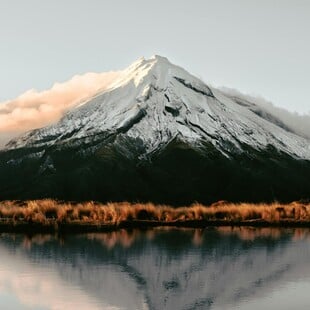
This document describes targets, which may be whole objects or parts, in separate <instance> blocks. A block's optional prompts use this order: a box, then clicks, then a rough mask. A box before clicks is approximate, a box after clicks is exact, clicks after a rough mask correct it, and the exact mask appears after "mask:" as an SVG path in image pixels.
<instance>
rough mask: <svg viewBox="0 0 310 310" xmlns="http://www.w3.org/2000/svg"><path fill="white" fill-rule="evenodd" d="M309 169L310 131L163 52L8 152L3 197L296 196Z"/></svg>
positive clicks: (0, 158)
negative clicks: (215, 83) (208, 81)
mask: <svg viewBox="0 0 310 310" xmlns="http://www.w3.org/2000/svg"><path fill="white" fill-rule="evenodd" d="M309 177H310V141H309V140H308V139H307V138H304V137H302V136H300V135H299V134H297V133H296V132H295V131H294V129H293V128H291V127H290V126H289V124H286V123H284V122H283V121H282V120H281V119H279V118H277V116H276V115H274V114H271V113H269V112H268V111H267V110H266V109H263V108H262V107H260V106H258V105H257V104H255V103H254V102H250V101H248V100H246V99H245V98H241V97H240V98H239V97H236V96H229V95H228V94H225V93H224V92H222V91H220V90H217V89H215V88H212V87H210V86H208V85H206V84H205V83H204V82H202V81H201V80H199V79H198V78H196V77H194V76H192V75H191V74H189V73H188V72H187V71H185V70H184V69H182V68H180V67H178V66H175V65H173V64H171V63H170V62H169V61H168V60H167V59H166V58H164V57H161V56H154V57H152V58H151V59H147V60H145V59H144V58H141V59H139V60H138V61H136V62H134V63H133V64H132V65H131V66H129V67H128V68H127V69H125V70H124V71H122V73H121V74H119V75H118V77H117V78H116V79H115V80H114V82H113V83H112V84H111V85H110V86H109V87H108V88H107V89H104V90H103V91H101V92H99V93H98V94H96V95H95V96H93V97H92V98H90V99H89V100H86V101H84V102H82V103H80V104H79V105H78V106H76V107H74V108H72V109H71V110H69V111H68V112H67V113H66V114H65V115H64V116H63V118H62V119H61V120H59V121H58V122H57V123H55V124H53V125H50V126H47V127H45V128H41V129H36V130H32V131H30V132H28V133H26V134H24V135H22V136H21V137H19V138H17V139H14V140H12V141H10V142H9V143H8V144H7V146H6V148H5V149H4V150H3V151H1V152H0V199H25V198H43V197H53V198H59V199H70V200H88V199H94V200H101V201H109V200H117V201H119V200H129V201H137V200H139V201H153V202H160V203H170V204H175V205H178V204H188V203H191V202H193V201H200V202H203V203H210V202H213V201H216V200H221V199H226V200H232V201H240V200H243V201H244V200H246V201H254V202H256V201H271V200H281V201H288V200H296V199H308V198H310V197H309V196H310V184H309V181H308V180H309Z"/></svg>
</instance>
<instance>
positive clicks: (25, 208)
mask: <svg viewBox="0 0 310 310" xmlns="http://www.w3.org/2000/svg"><path fill="white" fill-rule="evenodd" d="M158 226H175V227H192V228H193V227H197V228H204V227H209V226H256V227H269V226H270V227H310V203H303V202H292V203H290V204H279V203H276V202H275V203H272V204H264V203H260V204H249V203H238V204H235V203H228V202H225V201H220V202H217V203H214V204H212V205H210V206H204V205H201V204H198V203H195V204H192V205H191V206H188V207H178V208H174V207H171V206H165V205H154V204H152V203H145V204H142V203H135V204H132V203H127V202H122V203H107V204H101V203H96V202H84V203H73V202H60V201H55V200H51V199H45V200H34V201H3V202H0V231H2V232H31V231H33V232H56V231H59V232H84V231H85V232H95V231H98V232H99V231H111V230H117V229H121V228H128V229H130V228H147V227H158Z"/></svg>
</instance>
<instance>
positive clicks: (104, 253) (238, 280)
mask: <svg viewBox="0 0 310 310" xmlns="http://www.w3.org/2000/svg"><path fill="white" fill-rule="evenodd" d="M309 306H310V230H309V229H275V228H245V227H243V228H228V227H226V228H212V229H205V230H200V229H173V228H169V229H164V228H158V229H150V230H145V231H141V230H132V231H125V230H120V231H117V232H111V233H92V234H80V235H74V234H70V235H62V236H58V235H33V236H27V235H22V234H1V235H0V309H6V310H9V309H22V310H23V309H35V310H39V309H40V310H41V309H61V310H63V309H134V310H137V309H155V310H157V309H158V310H162V309H173V310H178V309H184V310H190V309H214V310H219V309H222V310H226V309H227V310H228V309H229V310H231V309H240V310H245V309H251V310H256V309H257V310H258V309H259V310H261V309H281V310H284V309H298V310H301V309H307V310H308V309H309Z"/></svg>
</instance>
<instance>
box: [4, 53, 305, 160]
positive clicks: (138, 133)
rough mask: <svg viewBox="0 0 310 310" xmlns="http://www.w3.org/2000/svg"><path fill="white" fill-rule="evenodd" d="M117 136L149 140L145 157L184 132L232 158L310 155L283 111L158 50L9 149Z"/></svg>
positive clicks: (185, 138) (187, 137)
mask: <svg viewBox="0 0 310 310" xmlns="http://www.w3.org/2000/svg"><path fill="white" fill-rule="evenodd" d="M254 106H255V104H254ZM111 134H113V135H116V136H124V137H127V138H130V139H131V140H132V141H133V140H135V141H139V143H142V144H143V145H144V148H143V150H144V151H143V153H141V154H140V156H142V157H145V156H148V154H151V153H153V152H154V151H156V150H158V149H160V148H161V147H162V146H164V145H166V144H167V143H169V142H170V141H171V140H173V139H175V138H178V139H180V140H182V141H184V142H186V143H189V144H191V145H192V146H193V147H195V146H197V147H199V146H200V145H201V144H203V143H206V142H207V143H211V144H212V145H213V146H214V147H215V148H216V149H218V150H219V151H220V152H221V153H223V154H225V155H226V156H228V157H229V156H230V154H231V153H234V152H238V153H240V152H243V151H244V146H250V147H252V148H255V149H256V150H262V149H265V148H267V147H268V146H273V147H274V148H276V149H277V150H278V151H281V152H285V153H287V154H289V155H292V156H295V157H299V158H305V159H310V146H309V145H310V143H309V141H308V140H307V139H305V138H302V137H300V136H298V135H297V134H295V133H294V132H292V131H290V130H289V129H288V128H285V127H284V126H280V125H279V123H277V119H276V117H275V116H274V117H273V118H270V117H269V118H268V117H266V115H264V113H259V112H257V110H255V108H253V106H251V105H248V104H245V103H243V102H242V101H240V100H236V99H233V98H229V97H228V96H226V95H225V94H224V93H222V92H221V91H219V90H217V89H214V88H211V87H209V86H208V85H206V84H205V83H204V82H202V81H201V80H199V79H198V78H196V77H194V76H193V75H191V74H190V73H188V72H187V71H186V70H184V69H182V68H181V67H178V66H176V65H173V64H171V63H170V62H169V60H168V59H167V58H165V57H161V56H158V55H155V56H152V57H151V58H150V59H144V58H139V59H138V60H137V61H135V62H134V63H133V64H131V65H130V66H129V67H128V68H127V69H125V70H123V71H122V72H121V74H120V75H119V76H118V78H117V79H116V80H115V81H114V82H113V83H112V84H111V85H110V87H109V88H108V89H105V90H104V91H102V92H100V93H98V94H97V95H96V96H94V97H93V98H91V99H90V100H88V101H85V102H84V103H83V104H81V105H79V106H78V107H76V108H73V109H71V110H70V111H69V112H68V113H67V114H66V115H65V116H64V117H63V118H62V119H61V120H60V121H59V122H58V123H56V124H54V125H51V126H48V127H45V128H42V129H39V130H35V131H32V132H29V133H27V134H26V135H24V136H22V137H21V138H19V139H16V140H14V141H11V142H10V143H9V145H8V147H9V148H21V147H27V146H40V147H41V146H45V145H46V146H50V145H59V147H61V146H62V145H64V146H65V145H67V144H68V143H69V144H72V143H84V142H89V141H91V140H93V139H97V138H96V137H99V136H100V139H101V143H105V137H107V136H109V135H111ZM98 139H99V138H98Z"/></svg>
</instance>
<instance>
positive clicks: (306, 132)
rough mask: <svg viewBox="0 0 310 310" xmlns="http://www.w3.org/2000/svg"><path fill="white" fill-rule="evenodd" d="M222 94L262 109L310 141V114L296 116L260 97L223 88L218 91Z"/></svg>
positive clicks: (296, 114)
mask: <svg viewBox="0 0 310 310" xmlns="http://www.w3.org/2000/svg"><path fill="white" fill-rule="evenodd" d="M220 90H221V91H222V92H223V93H224V94H226V95H228V96H230V97H238V98H241V99H245V100H247V101H249V102H251V103H254V104H255V105H257V106H258V107H260V108H262V109H264V110H265V111H266V112H268V113H270V114H272V115H274V116H275V117H277V118H278V119H279V120H281V121H282V122H283V123H284V124H286V125H287V126H288V127H289V128H291V129H292V130H293V131H294V132H295V133H297V134H298V135H301V136H303V137H305V138H309V139H310V114H303V115H301V114H298V113H296V112H295V113H293V112H290V111H287V110H285V109H283V108H280V107H277V106H275V105H273V104H272V103H271V102H269V101H267V100H266V99H264V98H262V97H255V96H251V95H248V94H243V93H241V92H239V91H238V90H236V89H231V88H226V87H223V88H221V89H220Z"/></svg>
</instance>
